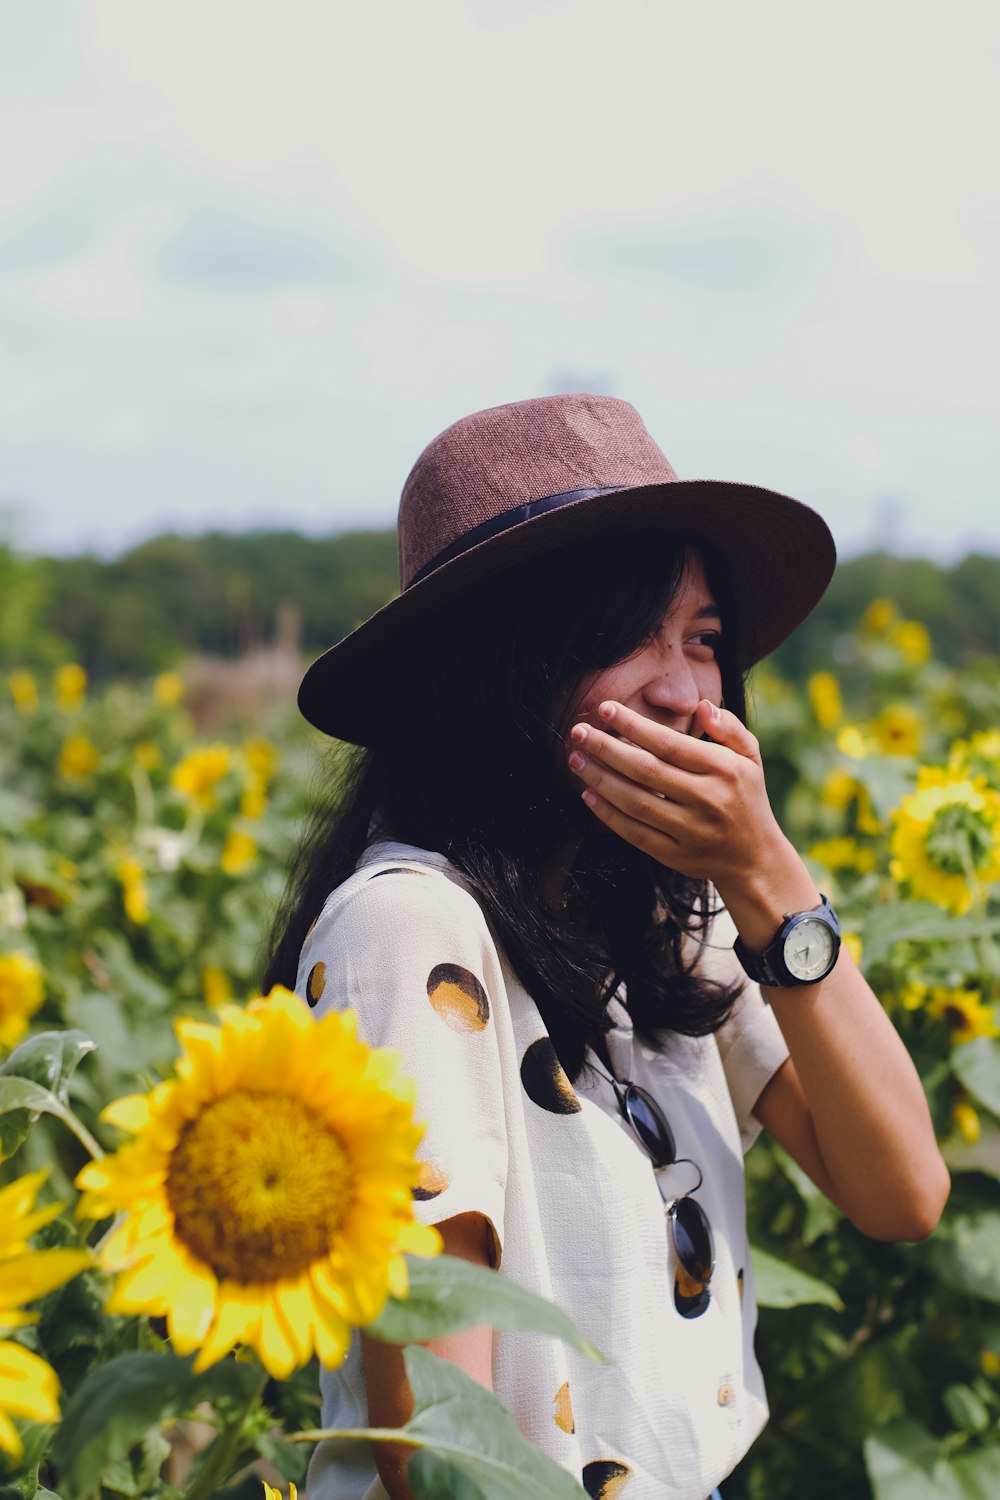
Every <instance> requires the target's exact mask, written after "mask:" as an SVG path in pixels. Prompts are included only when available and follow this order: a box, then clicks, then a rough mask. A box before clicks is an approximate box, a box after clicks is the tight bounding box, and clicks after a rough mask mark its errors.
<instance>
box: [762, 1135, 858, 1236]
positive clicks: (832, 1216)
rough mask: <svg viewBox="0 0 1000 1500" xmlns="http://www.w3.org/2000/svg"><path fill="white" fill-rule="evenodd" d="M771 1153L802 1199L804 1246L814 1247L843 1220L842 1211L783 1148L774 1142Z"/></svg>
mask: <svg viewBox="0 0 1000 1500" xmlns="http://www.w3.org/2000/svg"><path fill="white" fill-rule="evenodd" d="M771 1151H772V1154H773V1156H774V1159H775V1161H776V1162H777V1163H778V1165H779V1167H780V1168H781V1170H782V1171H783V1172H784V1174H785V1176H786V1177H787V1178H788V1180H789V1182H790V1183H791V1184H792V1186H793V1187H794V1188H795V1191H796V1192H797V1193H798V1195H799V1197H800V1198H801V1199H802V1203H803V1206H804V1208H805V1220H804V1222H803V1225H802V1243H803V1245H807V1246H808V1245H812V1244H813V1243H814V1242H815V1241H816V1240H818V1239H819V1238H820V1236H821V1235H824V1234H827V1233H828V1232H829V1230H831V1229H833V1228H834V1227H835V1226H836V1225H837V1224H839V1223H840V1220H841V1217H842V1216H841V1212H840V1209H839V1208H837V1207H836V1206H835V1205H834V1204H833V1203H831V1202H830V1200H829V1198H828V1197H827V1196H826V1194H825V1193H824V1192H822V1191H821V1190H820V1189H819V1188H818V1187H817V1186H816V1184H815V1183H814V1182H813V1180H812V1178H811V1177H810V1176H809V1175H808V1173H806V1172H803V1170H802V1168H801V1167H800V1166H799V1164H798V1162H797V1161H794V1160H793V1159H792V1157H790V1156H789V1154H788V1152H787V1151H785V1150H783V1149H782V1148H781V1146H779V1145H777V1144H776V1143H774V1142H772V1145H771Z"/></svg>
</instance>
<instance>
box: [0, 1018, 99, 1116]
mask: <svg viewBox="0 0 1000 1500" xmlns="http://www.w3.org/2000/svg"><path fill="white" fill-rule="evenodd" d="M96 1045H97V1044H96V1042H94V1041H92V1040H91V1038H90V1037H89V1036H88V1035H87V1033H86V1032H85V1031H77V1030H76V1029H75V1028H74V1029H72V1030H69V1031H39V1032H36V1034H35V1035H34V1036H30V1037H29V1038H28V1040H27V1041H26V1042H22V1043H21V1045H20V1046H19V1047H15V1048H14V1050H13V1052H11V1053H10V1054H9V1055H8V1056H7V1057H5V1058H4V1060H3V1064H2V1065H0V1077H2V1078H7V1077H9V1076H10V1075H12V1074H13V1075H15V1076H16V1077H18V1078H31V1079H33V1080H34V1082H35V1083H39V1084H41V1085H42V1087H43V1088H46V1089H49V1090H50V1091H51V1092H52V1093H53V1094H55V1096H56V1097H57V1098H58V1099H61V1100H62V1102H63V1103H64V1104H65V1103H66V1101H67V1099H68V1098H69V1080H70V1078H71V1077H72V1076H73V1074H74V1073H75V1071H76V1069H77V1068H78V1067H79V1065H80V1063H81V1062H82V1061H83V1059H84V1058H85V1057H86V1056H87V1054H88V1052H93V1051H94V1048H95V1046H96Z"/></svg>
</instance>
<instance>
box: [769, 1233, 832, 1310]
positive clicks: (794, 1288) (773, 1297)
mask: <svg viewBox="0 0 1000 1500" xmlns="http://www.w3.org/2000/svg"><path fill="white" fill-rule="evenodd" d="M750 1256H751V1260H752V1262H753V1281H754V1289H755V1291H756V1295H757V1302H758V1305H759V1306H760V1307H802V1306H804V1305H805V1304H807V1303H815V1302H818V1303H821V1304H822V1305H823V1306H824V1307H833V1308H836V1310H837V1312H843V1310H844V1304H843V1303H842V1302H841V1300H840V1298H839V1297H838V1295H837V1293H836V1292H835V1291H834V1289H833V1287H832V1286H828V1285H827V1283H826V1282H825V1281H817V1279H816V1277H815V1276H810V1275H808V1273H807V1272H805V1271H800V1270H799V1268H798V1266H790V1265H789V1264H788V1262H787V1261H785V1260H779V1259H778V1258H777V1256H776V1255H770V1254H769V1253H768V1251H766V1250H761V1249H760V1247H759V1246H757V1245H751V1246H750Z"/></svg>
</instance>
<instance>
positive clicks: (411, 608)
mask: <svg viewBox="0 0 1000 1500" xmlns="http://www.w3.org/2000/svg"><path fill="white" fill-rule="evenodd" d="M398 530H399V581H400V590H401V592H400V594H399V596H398V597H397V598H396V599H393V600H392V602H391V603H389V604H386V605H385V606H384V607H383V608H382V609H380V610H378V611H377V612H376V613H375V614H374V615H372V616H371V618H370V619H368V620H366V621H365V623H364V624H363V625H360V626H358V628H357V629H356V630H354V631H352V632H351V634H350V635H348V636H346V637H345V638H344V640H342V641H341V642H340V643H339V644H338V645H336V646H333V647H331V649H330V650H329V651H327V652H325V653H324V654H323V655H322V656H321V657H319V659H318V660H317V661H314V662H313V664H312V666H311V667H310V668H309V670H308V671H307V673H306V675H305V677H304V678H303V681H302V686H301V687H300V689H299V708H300V709H301V710H302V713H303V714H304V715H305V717H306V718H307V719H308V720H309V722H310V723H312V724H315V726H316V728H317V729H322V730H323V731H324V733H326V734H330V735H334V736H336V737H337V738H338V739H344V740H350V741H353V742H355V743H357V744H364V743H365V742H366V737H367V734H368V733H369V732H370V731H369V726H368V724H367V722H366V712H365V709H366V704H367V699H368V694H367V687H368V682H369V679H370V674H371V671H372V668H373V666H374V665H375V663H376V662H377V661H378V660H379V659H380V657H381V656H382V655H383V654H384V653H385V652H387V651H391V650H392V648H393V645H394V644H395V643H396V642H398V641H399V640H400V639H401V633H402V632H404V631H406V629H407V627H408V626H411V625H412V624H413V623H414V622H415V621H416V620H419V619H421V618H422V617H423V616H424V615H426V614H427V613H428V612H429V611H431V610H432V609H435V608H437V607H438V606H440V605H442V604H444V603H446V601H448V600H450V599H454V598H455V597H456V596H457V595H461V594H464V593H466V592H467V591H468V590H469V589H470V588H473V587H474V586H475V585H476V584H477V583H480V582H482V581H483V580H484V579H487V578H492V577H494V576H495V575H496V574H498V573H501V572H504V571H506V570H507V569H509V568H514V567H516V566H517V564H518V563H522V562H525V561H527V560H528V559H529V558H533V557H537V556H539V555H540V554H542V553H545V552H555V551H557V550H558V549H559V548H560V547H562V546H564V545H565V544H566V543H568V542H572V541H577V540H578V539H581V538H583V537H595V536H608V535H617V534H621V533H623V532H629V531H640V530H663V531H683V532H686V533H687V534H688V535H691V536H694V537H701V538H703V539H704V540H705V541H707V542H710V543H711V545H712V546H713V547H714V548H715V549H716V551H718V552H720V553H721V554H722V555H723V557H724V558H725V559H726V561H727V563H728V566H729V570H730V573H731V576H732V579H733V584H734V588H735V592H736V598H735V607H736V618H737V626H738V634H739V642H740V656H741V665H742V666H743V667H744V668H746V667H749V666H752V665H753V663H754V662H756V661H760V659H761V658H762V657H764V656H766V655H767V654H768V652H769V651H773V650H774V648H775V647H776V646H778V645H780V643H781V642H782V641H783V640H784V639H785V638H786V636H789V635H791V633H792V631H793V630H794V629H795V627H796V625H798V624H799V623H800V622H801V621H802V620H804V619H805V617H806V615H807V614H808V613H809V611H810V610H811V609H812V608H813V607H814V605H815V604H816V603H817V601H818V600H819V599H820V597H821V596H822V594H823V591H824V590H825V588H826V586H827V584H828V583H829V581H830V578H831V577H832V575H833V569H834V565H835V562H836V551H835V548H834V543H833V537H832V536H831V535H830V531H829V529H828V527H827V525H826V522H825V521H823V520H822V518H821V517H820V516H818V515H817V514H816V512H815V511H813V510H810V509H809V508H808V506H805V505H801V504H800V503H799V501H797V500H790V499H789V498H788V497H787V496H786V495H778V494H775V492H774V491H773V490H765V489H761V488H759V487H758V486H757V485H752V484H729V483H725V482H722V481H719V480H713V479H678V478H677V475H676V474H675V473H674V471H673V469H672V468H671V466H670V464H669V463H668V462H667V460H666V458H665V457H664V456H663V454H662V453H661V452H660V450H659V448H658V447H657V446H656V444H655V443H654V442H653V439H652V438H651V437H650V435H649V433H648V432H647V431H646V428H645V426H644V425H643V422H642V418H641V417H640V416H639V413H638V412H637V411H636V410H635V408H634V407H633V406H630V405H629V404H628V402H627V401H616V400H614V399H612V398H611V397H610V396H584V395H572V396H542V397H539V398H538V399H536V400H533V401H515V402H513V403H512V404H511V405H509V406H494V407H491V408H490V409H489V410H488V411H478V412H473V414H472V415H471V416H469V417H463V418H462V420H461V421H459V422H455V423H454V424H453V426H451V427H448V428H446V429H445V431H444V432H442V433H441V434H440V435H439V436H438V437H436V438H434V440H433V441H432V442H431V443H429V444H428V445H427V447H426V448H425V449H424V451H423V453H421V455H420V457H419V458H418V459H417V462H416V463H415V464H414V466H413V468H412V470H411V471H410V475H409V477H408V479H407V481H406V483H405V485H404V486H403V494H402V498H401V500H400V503H399V528H398Z"/></svg>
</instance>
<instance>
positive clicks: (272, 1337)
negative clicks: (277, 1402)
mask: <svg viewBox="0 0 1000 1500" xmlns="http://www.w3.org/2000/svg"><path fill="white" fill-rule="evenodd" d="M275 1296H276V1294H274V1293H272V1294H271V1296H270V1297H269V1298H266V1299H265V1300H264V1301H263V1302H262V1303H261V1309H260V1330H259V1333H258V1335H257V1338H256V1339H255V1340H254V1342H255V1344H256V1347H257V1353H258V1354H259V1355H260V1362H261V1364H262V1365H263V1366H264V1368H265V1370H267V1372H268V1374H270V1375H273V1376H274V1378H275V1380H287V1379H288V1377H289V1375H290V1374H291V1373H292V1371H293V1370H294V1369H295V1367H296V1366H297V1365H298V1364H300V1363H304V1361H300V1360H299V1359H297V1357H296V1353H295V1343H294V1341H293V1339H292V1335H291V1331H290V1329H289V1327H288V1325H287V1323H286V1322H285V1320H284V1318H283V1317H282V1315H281V1312H280V1310H279V1308H278V1306H277V1303H276V1300H275Z"/></svg>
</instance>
